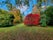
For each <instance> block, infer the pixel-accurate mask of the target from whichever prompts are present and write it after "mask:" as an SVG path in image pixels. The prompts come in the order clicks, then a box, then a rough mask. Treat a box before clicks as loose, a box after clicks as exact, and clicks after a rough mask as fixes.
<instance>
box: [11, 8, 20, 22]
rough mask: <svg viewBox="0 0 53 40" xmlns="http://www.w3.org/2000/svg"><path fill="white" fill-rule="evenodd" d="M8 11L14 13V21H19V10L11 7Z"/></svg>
mask: <svg viewBox="0 0 53 40" xmlns="http://www.w3.org/2000/svg"><path fill="white" fill-rule="evenodd" d="M10 12H11V14H13V15H14V23H17V22H20V21H21V13H20V10H18V9H13V10H12V11H10Z"/></svg>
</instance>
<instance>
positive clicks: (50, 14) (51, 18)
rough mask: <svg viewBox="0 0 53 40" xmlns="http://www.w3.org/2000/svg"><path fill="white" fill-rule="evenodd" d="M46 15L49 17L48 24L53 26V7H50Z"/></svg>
mask: <svg viewBox="0 0 53 40" xmlns="http://www.w3.org/2000/svg"><path fill="white" fill-rule="evenodd" d="M44 13H45V14H46V16H47V23H48V24H49V25H53V6H50V7H48V8H47V10H46V11H45V12H44Z"/></svg>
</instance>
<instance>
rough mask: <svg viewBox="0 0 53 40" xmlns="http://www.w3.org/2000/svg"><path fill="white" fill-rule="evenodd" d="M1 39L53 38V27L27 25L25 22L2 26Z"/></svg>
mask: <svg viewBox="0 0 53 40" xmlns="http://www.w3.org/2000/svg"><path fill="white" fill-rule="evenodd" d="M0 40H53V27H38V26H32V27H29V26H26V25H24V24H23V23H22V24H17V25H16V26H12V27H4V28H0Z"/></svg>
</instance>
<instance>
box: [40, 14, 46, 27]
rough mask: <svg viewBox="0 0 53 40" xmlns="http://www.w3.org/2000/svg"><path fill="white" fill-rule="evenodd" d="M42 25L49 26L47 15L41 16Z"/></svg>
mask: <svg viewBox="0 0 53 40" xmlns="http://www.w3.org/2000/svg"><path fill="white" fill-rule="evenodd" d="M40 23H41V26H42V27H45V26H47V24H46V15H45V14H42V15H41V20H40Z"/></svg>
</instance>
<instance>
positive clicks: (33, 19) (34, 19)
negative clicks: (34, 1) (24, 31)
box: [24, 14, 40, 25]
mask: <svg viewBox="0 0 53 40" xmlns="http://www.w3.org/2000/svg"><path fill="white" fill-rule="evenodd" d="M39 20H40V15H39V14H29V15H27V16H26V17H25V19H24V24H25V25H38V24H39Z"/></svg>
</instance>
